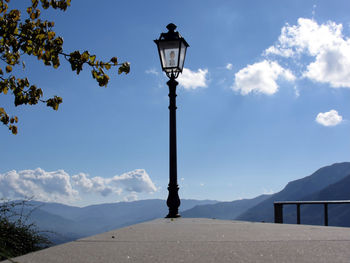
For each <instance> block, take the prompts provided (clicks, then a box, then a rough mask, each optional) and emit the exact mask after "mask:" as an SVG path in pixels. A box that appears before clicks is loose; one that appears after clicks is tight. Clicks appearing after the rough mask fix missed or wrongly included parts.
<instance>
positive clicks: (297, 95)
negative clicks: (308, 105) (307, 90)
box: [294, 86, 300, 98]
mask: <svg viewBox="0 0 350 263" xmlns="http://www.w3.org/2000/svg"><path fill="white" fill-rule="evenodd" d="M294 94H295V97H296V98H299V96H300V90H299V89H298V87H297V86H294Z"/></svg>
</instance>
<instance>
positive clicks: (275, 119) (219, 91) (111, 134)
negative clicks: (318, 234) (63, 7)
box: [0, 0, 350, 205]
mask: <svg viewBox="0 0 350 263" xmlns="http://www.w3.org/2000/svg"><path fill="white" fill-rule="evenodd" d="M28 2H29V1H28ZM15 5H16V2H14V3H13V6H15ZM349 7H350V4H349V2H348V1H347V0H344V1H341V0H335V1H325V0H324V1H316V0H314V1H312V0H309V1H305V0H303V1H302V0H296V1H279V0H269V1H258V0H255V1H253V0H251V1H246V0H244V1H243V0H237V1H208V0H204V1H183V0H181V1H178V2H177V3H176V4H174V2H170V1H135V0H134V1H113V0H104V1H100V2H99V4H97V3H96V1H92V0H86V1H78V0H75V1H72V5H71V7H70V8H69V9H68V10H67V11H66V12H64V13H63V12H59V11H49V12H46V13H44V17H45V16H46V17H49V18H50V19H52V20H54V21H55V28H56V32H57V33H58V34H59V35H61V36H63V38H64V49H65V50H66V51H73V50H76V49H79V50H80V51H84V50H89V51H90V52H91V53H95V54H96V55H97V56H98V57H100V58H101V59H109V58H110V57H112V56H117V57H118V58H119V60H120V61H129V62H130V63H131V72H130V74H129V75H126V76H125V75H121V76H118V75H117V74H116V72H111V73H110V74H111V75H110V77H111V80H110V83H109V85H108V87H107V88H101V87H99V86H98V84H97V83H96V82H95V81H94V80H93V79H92V78H91V73H90V71H89V69H88V68H85V69H84V70H83V71H82V72H81V73H80V75H79V76H77V75H75V73H73V72H71V70H70V66H69V65H68V64H66V63H62V66H61V67H60V68H59V69H58V70H54V69H51V68H49V67H45V66H44V65H43V64H42V63H41V62H39V61H36V60H35V59H32V58H28V57H24V60H25V62H26V65H27V67H26V70H25V71H23V70H21V69H18V72H19V74H23V75H27V76H28V78H29V80H30V81H31V82H33V83H36V84H37V85H38V86H39V87H41V88H43V90H44V95H45V96H47V97H49V96H52V95H59V96H61V97H63V104H61V106H60V108H59V110H58V111H57V112H55V111H53V110H51V109H49V108H47V107H45V106H44V105H39V106H33V107H29V106H19V107H14V106H13V101H12V97H11V96H9V95H7V96H4V95H1V97H0V98H1V99H0V103H1V105H3V107H4V108H5V109H6V110H7V111H8V112H9V113H12V114H14V115H17V116H18V117H19V125H18V126H19V134H17V135H16V136H14V135H11V134H10V133H9V131H8V130H7V129H6V128H5V127H2V128H1V129H0V138H1V145H0V156H1V160H0V191H1V192H0V193H1V195H2V196H4V197H9V198H20V197H23V196H34V198H36V199H40V200H46V201H59V202H64V203H71V204H76V205H87V204H92V203H102V202H115V201H123V200H135V199H149V198H163V199H165V198H166V197H167V189H166V188H167V184H168V121H169V120H168V108H167V107H168V96H167V95H168V90H167V86H166V81H167V78H166V76H165V75H164V74H163V73H161V68H160V62H159V58H158V54H157V50H156V45H155V44H154V43H153V40H154V39H156V38H158V37H159V34H160V33H161V32H165V31H166V28H165V26H166V25H167V24H168V23H170V22H172V23H175V24H176V25H177V26H178V30H179V32H180V33H181V34H182V35H183V36H184V37H185V39H186V40H187V42H188V43H189V44H190V47H189V48H188V51H187V57H186V61H185V70H184V73H183V75H182V76H180V77H179V82H180V85H179V87H178V91H177V93H178V97H177V105H178V110H177V128H178V129H177V132H178V137H177V139H178V177H179V185H180V197H181V198H195V199H216V200H235V199H238V198H250V197H254V196H257V195H259V194H262V193H272V192H276V191H279V190H281V189H282V187H283V186H284V185H286V184H287V183H288V182H289V181H292V180H295V179H298V178H301V177H304V176H307V175H309V174H311V173H312V172H314V171H315V170H317V169H318V168H320V167H322V166H325V165H329V164H332V163H335V162H343V161H348V160H349V155H350V123H349V119H350V107H349V101H350V89H349V88H350V40H349V37H350V14H349V12H348V10H349ZM20 8H23V6H21V7H20ZM38 168H40V169H38Z"/></svg>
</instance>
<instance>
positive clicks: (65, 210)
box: [27, 199, 217, 243]
mask: <svg viewBox="0 0 350 263" xmlns="http://www.w3.org/2000/svg"><path fill="white" fill-rule="evenodd" d="M215 203H217V201H212V200H203V201H200V200H191V199H184V200H181V206H180V211H183V210H186V209H190V208H192V207H194V206H195V205H199V204H215ZM29 205H30V207H28V208H27V212H29V210H30V208H31V207H36V209H34V211H33V212H32V213H31V216H30V218H29V222H34V223H35V224H36V225H37V226H38V228H39V229H40V230H43V231H49V232H48V234H49V236H50V239H51V240H53V242H54V243H63V242H68V241H72V240H75V239H77V238H82V237H86V236H90V235H95V234H98V233H102V232H106V231H110V230H113V229H117V228H121V227H124V226H128V225H132V224H137V223H140V222H144V221H149V220H153V219H156V218H162V217H165V216H166V215H167V212H168V207H167V206H166V201H165V200H161V199H149V200H140V201H134V202H119V203H107V204H99V205H90V206H86V207H74V206H68V205H64V204H59V203H45V202H38V201H30V202H29ZM50 232H54V233H52V234H50Z"/></svg>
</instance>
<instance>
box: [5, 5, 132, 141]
mask: <svg viewBox="0 0 350 263" xmlns="http://www.w3.org/2000/svg"><path fill="white" fill-rule="evenodd" d="M10 1H11V0H0V61H1V62H2V64H0V94H3V95H6V94H8V93H10V94H12V95H13V96H14V104H15V106H19V105H23V104H25V105H27V104H28V105H35V104H37V103H38V102H43V103H46V105H47V106H48V107H51V108H53V109H54V110H58V107H59V105H60V103H62V98H61V97H59V96H54V97H52V98H48V99H43V90H42V89H40V88H38V87H37V86H36V85H34V84H31V83H30V82H29V80H28V78H26V77H24V78H19V77H16V76H15V75H13V69H14V67H15V66H21V65H22V67H23V68H25V63H24V60H23V57H25V55H27V56H34V57H36V58H37V59H38V60H41V61H42V62H43V63H44V65H46V66H50V67H53V68H55V69H56V68H58V67H59V66H60V63H61V61H60V57H63V58H65V59H66V61H67V62H68V63H70V65H71V68H72V71H74V72H76V74H79V73H80V71H81V70H82V69H83V66H84V65H87V66H89V67H90V68H91V74H92V77H93V78H94V79H95V80H96V81H97V82H98V84H99V86H101V87H106V86H107V84H108V81H109V76H108V75H107V74H106V71H108V70H110V69H111V68H112V67H117V68H118V74H121V73H123V72H124V73H125V74H127V73H129V71H130V64H129V63H128V62H124V63H119V62H118V59H117V57H112V58H111V59H110V60H109V61H107V62H104V61H101V60H98V59H97V58H96V55H92V54H90V53H89V51H84V52H80V51H73V52H70V53H66V52H64V51H63V38H62V37H60V36H57V35H56V33H55V31H53V28H54V25H55V23H54V22H52V21H47V20H41V19H40V15H41V12H42V11H44V10H46V9H49V8H53V9H57V10H61V11H66V9H67V8H68V7H69V6H70V3H71V0H31V4H30V6H29V7H28V8H27V9H26V13H25V15H26V18H25V19H24V18H22V15H23V14H21V12H20V10H18V9H12V10H10V9H9V5H8V3H9V2H10ZM0 121H1V122H2V123H3V124H4V125H6V126H7V127H8V129H9V130H10V131H11V132H12V133H13V134H17V131H18V129H17V126H16V123H17V122H18V117H17V116H11V117H10V116H9V115H8V113H7V112H6V110H5V109H4V108H3V107H0Z"/></svg>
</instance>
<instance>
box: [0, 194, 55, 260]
mask: <svg viewBox="0 0 350 263" xmlns="http://www.w3.org/2000/svg"><path fill="white" fill-rule="evenodd" d="M28 206H30V205H29V204H27V201H6V200H5V201H4V200H2V203H1V204H0V261H1V260H5V259H10V258H12V257H17V256H20V255H23V254H27V253H29V252H32V251H37V250H40V249H43V248H46V247H48V246H49V245H51V242H50V241H49V239H48V238H47V237H46V236H45V235H44V234H43V233H42V232H40V231H38V230H37V228H36V225H35V224H34V223H28V219H29V217H30V214H31V212H33V211H34V210H35V208H33V209H31V210H30V212H29V213H25V212H24V211H25V208H27V207H28Z"/></svg>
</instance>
